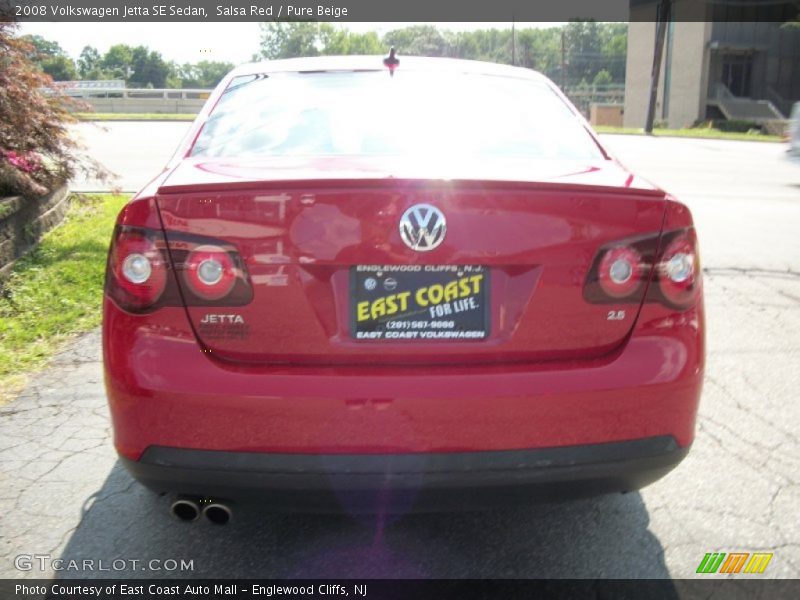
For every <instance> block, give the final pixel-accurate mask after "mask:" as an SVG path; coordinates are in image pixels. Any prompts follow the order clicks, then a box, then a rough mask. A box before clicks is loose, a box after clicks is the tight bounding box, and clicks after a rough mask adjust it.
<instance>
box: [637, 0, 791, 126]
mask: <svg viewBox="0 0 800 600" xmlns="http://www.w3.org/2000/svg"><path fill="white" fill-rule="evenodd" d="M687 6H688V5H687V4H686V0H683V2H682V1H681V0H676V1H675V2H674V3H673V11H672V19H671V21H670V22H669V23H668V25H667V31H666V39H665V45H664V51H663V56H662V64H661V73H660V77H659V86H658V94H657V104H656V122H660V123H663V124H665V125H666V126H668V127H689V126H692V125H693V124H695V123H697V122H698V121H703V120H707V119H730V120H741V121H752V122H756V123H762V124H763V123H769V122H771V121H777V120H780V119H784V118H786V117H787V116H788V115H789V112H790V111H791V107H792V104H793V103H794V102H797V101H800V26H797V25H787V24H786V23H785V22H783V21H770V22H767V21H762V20H760V16H759V15H758V14H757V13H748V14H740V13H736V12H733V9H730V8H727V7H725V6H720V5H716V6H715V7H714V8H713V9H712V8H709V11H708V13H707V15H708V18H709V20H708V21H700V20H695V19H696V18H697V14H696V12H694V11H692V12H689V11H688V9H687ZM691 8H695V7H694V6H692V7H691ZM655 16H656V3H655V2H647V1H643V2H638V3H637V2H632V6H631V23H630V25H629V28H628V56H627V70H626V78H625V113H624V123H625V126H626V127H637V128H639V127H643V126H644V124H645V119H646V114H647V105H648V101H649V96H650V80H651V71H652V66H653V51H654V48H655V40H656V23H655ZM745 18H748V19H750V20H735V19H745ZM712 19H714V20H712Z"/></svg>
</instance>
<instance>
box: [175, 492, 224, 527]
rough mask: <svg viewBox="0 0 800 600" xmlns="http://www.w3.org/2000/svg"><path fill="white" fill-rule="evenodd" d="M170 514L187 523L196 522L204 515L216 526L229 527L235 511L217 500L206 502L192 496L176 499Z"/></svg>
mask: <svg viewBox="0 0 800 600" xmlns="http://www.w3.org/2000/svg"><path fill="white" fill-rule="evenodd" d="M170 512H171V513H172V516H174V517H175V518H177V519H179V520H181V521H186V522H187V523H188V522H191V521H196V520H197V519H199V518H200V515H201V514H202V515H203V516H204V517H205V518H206V519H207V520H208V521H209V522H210V523H213V524H214V525H227V524H228V523H229V522H230V520H231V518H232V517H233V511H231V508H230V506H228V505H227V504H226V503H224V502H220V501H217V500H214V501H212V502H206V501H203V500H202V499H200V498H193V497H190V496H179V497H178V498H176V499H175V501H174V502H173V503H172V505H171V506H170Z"/></svg>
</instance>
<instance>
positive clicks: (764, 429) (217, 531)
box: [0, 123, 800, 578]
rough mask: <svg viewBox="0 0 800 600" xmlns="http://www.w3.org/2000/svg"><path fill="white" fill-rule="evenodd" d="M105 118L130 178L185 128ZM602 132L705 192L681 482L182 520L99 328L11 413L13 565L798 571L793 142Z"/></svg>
mask: <svg viewBox="0 0 800 600" xmlns="http://www.w3.org/2000/svg"><path fill="white" fill-rule="evenodd" d="M103 127H105V128H106V131H105V132H103V131H101V130H99V129H94V128H93V127H91V126H89V125H82V126H81V134H82V135H83V137H84V139H86V141H87V143H88V144H89V146H90V148H91V149H92V152H93V153H94V154H95V156H96V157H97V158H99V159H100V160H102V161H104V162H106V163H107V164H108V166H109V167H110V168H112V169H113V170H116V171H117V172H119V173H123V174H124V177H123V178H122V180H121V182H120V184H121V187H122V188H123V189H131V190H132V189H135V188H138V187H140V186H141V185H143V184H144V183H145V182H146V181H147V180H148V179H149V178H151V177H152V176H153V175H155V174H156V173H157V172H158V170H159V169H160V167H161V166H163V164H164V163H165V162H166V160H167V159H168V158H169V156H170V154H171V152H172V150H173V148H174V147H175V145H176V144H177V141H178V139H179V138H180V136H181V135H182V133H183V132H185V130H186V127H187V124H185V123H144V124H143V123H109V124H105V125H103ZM604 139H605V141H606V143H607V144H608V146H609V147H610V148H611V149H612V150H613V151H614V152H615V153H616V154H617V156H618V157H619V158H620V159H621V160H622V161H623V162H624V163H626V164H627V165H629V166H630V167H631V168H633V169H634V170H635V171H636V172H638V173H640V174H642V175H644V176H646V177H647V178H649V179H651V180H653V181H655V182H656V183H658V184H660V185H662V186H663V187H665V188H666V189H668V190H669V191H670V192H672V193H674V194H675V195H676V196H677V197H678V198H680V199H681V200H683V201H685V202H686V203H688V204H689V206H690V207H691V208H692V210H693V212H694V215H695V219H696V223H697V227H698V231H699V236H700V242H701V247H702V256H703V266H704V271H705V294H706V307H707V320H708V321H707V326H708V329H707V334H708V364H707V375H706V382H705V389H704V393H703V399H702V402H701V406H700V414H699V420H698V431H697V439H696V441H695V444H694V446H693V448H692V450H691V452H690V453H689V456H688V457H687V458H686V460H685V461H684V462H683V463H682V464H681V465H680V466H679V467H678V468H677V469H676V470H675V471H673V472H672V473H671V474H669V475H668V476H667V477H665V478H664V479H662V480H661V481H659V482H657V483H655V484H653V485H651V486H649V487H647V488H645V489H644V490H642V491H641V492H636V493H630V494H626V495H612V496H605V497H600V498H594V499H588V500H580V501H571V502H563V503H547V504H532V505H530V506H525V507H518V508H513V509H502V510H494V511H484V512H465V513H459V512H456V513H452V514H445V515H399V516H397V515H395V516H368V517H366V516H356V515H347V514H342V515H334V516H331V515H272V514H268V513H266V512H263V511H258V510H243V511H237V512H236V513H235V515H234V519H233V521H232V522H231V523H230V524H229V525H228V526H226V527H217V526H213V525H211V524H209V523H206V522H203V521H200V522H197V523H193V524H186V523H182V522H178V521H176V520H175V519H173V518H171V517H170V516H169V514H168V510H167V507H168V503H167V500H166V498H163V497H159V496H157V495H154V494H152V493H150V492H147V491H146V490H144V489H143V488H141V487H140V486H139V485H138V484H136V483H135V482H134V481H133V480H132V479H131V478H130V477H129V476H128V475H127V474H126V473H125V471H124V470H123V469H122V468H121V466H120V465H119V463H118V462H117V460H116V457H115V454H114V451H113V448H112V444H111V438H110V435H111V432H110V426H109V421H108V415H107V411H106V406H105V396H104V390H103V384H102V368H101V363H100V347H99V342H100V338H99V333H98V332H97V331H94V332H91V333H88V334H86V335H84V336H82V337H81V338H79V339H78V340H77V341H76V342H75V343H74V344H72V345H71V346H70V347H69V348H67V349H65V350H64V351H63V352H62V353H61V354H59V356H58V357H56V359H55V360H54V361H53V362H52V364H51V365H50V366H49V367H48V368H47V369H46V370H44V371H43V372H42V373H40V374H38V375H36V376H35V377H33V378H32V383H31V385H30V386H29V387H28V388H27V389H26V390H25V391H24V392H23V393H22V394H21V395H20V396H19V397H18V398H17V399H16V400H14V401H13V402H11V403H9V404H7V405H5V406H3V407H0V464H1V465H2V466H1V467H0V577H42V576H50V575H52V574H53V568H52V565H51V564H50V563H49V562H48V561H47V560H46V559H44V560H42V559H39V560H38V561H32V566H33V568H31V569H29V570H25V569H20V568H18V567H20V566H21V567H25V566H27V565H28V564H29V563H30V562H31V561H28V560H26V557H27V556H28V555H34V554H35V555H43V556H49V557H50V558H51V559H57V558H62V559H65V562H63V563H61V564H58V563H57V566H61V567H63V568H65V570H61V571H59V572H58V574H59V575H60V576H62V577H78V576H81V577H91V576H97V577H109V576H123V575H124V576H131V577H144V576H171V577H182V576H201V577H248V576H249V577H253V576H259V577H296V576H310V577H570V578H571V577H619V578H624V577H673V578H686V577H693V576H695V570H696V568H697V566H698V564H699V562H700V560H701V559H702V558H703V556H704V554H705V553H707V552H714V551H722V552H737V551H738V552H756V551H759V552H772V553H774V557H773V559H772V561H771V562H770V563H769V566H768V568H767V570H766V571H765V573H764V574H763V577H798V576H800V437H799V435H798V425H797V424H798V422H800V402H798V389H800V235H798V229H800V167H798V166H796V165H792V164H790V163H788V162H787V161H785V159H784V157H783V153H784V151H785V146H784V145H780V144H765V143H756V142H727V141H711V140H688V139H677V138H655V139H654V138H645V137H634V136H604ZM93 186H95V187H94V189H97V185H96V184H94V183H93V182H89V181H84V182H81V183H80V187H81V188H82V189H93ZM20 556H22V559H20V558H18V557H20ZM71 559H75V560H80V561H81V562H80V563H75V564H77V565H78V566H80V567H81V568H80V569H78V570H71V569H69V568H68V567H69V565H70V564H72V563H70V562H69V560H71ZM169 559H173V560H175V561H177V563H178V564H180V561H181V560H184V561H192V565H191V566H192V568H191V569H188V568H187V569H185V570H170V569H171V567H173V566H174V565H173V563H171V562H169ZM84 560H91V561H94V562H93V563H92V567H93V570H87V569H86V563H84V562H83V561H84ZM152 560H157V561H159V562H157V563H150V562H149V561H152ZM98 561H103V563H102V564H100V563H99V562H98ZM114 561H116V562H114ZM133 561H138V562H133ZM15 562H16V563H17V565H16V566H15ZM41 564H44V566H45V567H46V568H45V569H44V570H40V568H39V566H40V565H41ZM103 567H105V568H106V569H108V570H101V569H102V568H103Z"/></svg>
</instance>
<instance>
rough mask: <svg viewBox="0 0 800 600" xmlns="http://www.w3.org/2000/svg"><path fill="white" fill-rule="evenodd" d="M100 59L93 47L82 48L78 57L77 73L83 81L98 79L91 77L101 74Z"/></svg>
mask: <svg viewBox="0 0 800 600" xmlns="http://www.w3.org/2000/svg"><path fill="white" fill-rule="evenodd" d="M101 61H102V57H101V56H100V53H99V52H98V51H97V48H95V47H93V46H84V47H83V50H81V55H80V56H79V57H78V73H80V75H81V78H83V79H100V78H99V77H95V76H93V75H95V74H99V73H100V72H101V67H100V63H101Z"/></svg>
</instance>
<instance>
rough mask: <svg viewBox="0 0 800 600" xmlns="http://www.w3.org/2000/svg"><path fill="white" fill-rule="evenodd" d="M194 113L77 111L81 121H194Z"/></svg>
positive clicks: (76, 114)
mask: <svg viewBox="0 0 800 600" xmlns="http://www.w3.org/2000/svg"><path fill="white" fill-rule="evenodd" d="M196 116H197V115H196V114H194V113H191V114H189V113H94V112H90V113H75V117H76V118H78V119H79V120H81V121H194V118H195V117H196Z"/></svg>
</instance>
